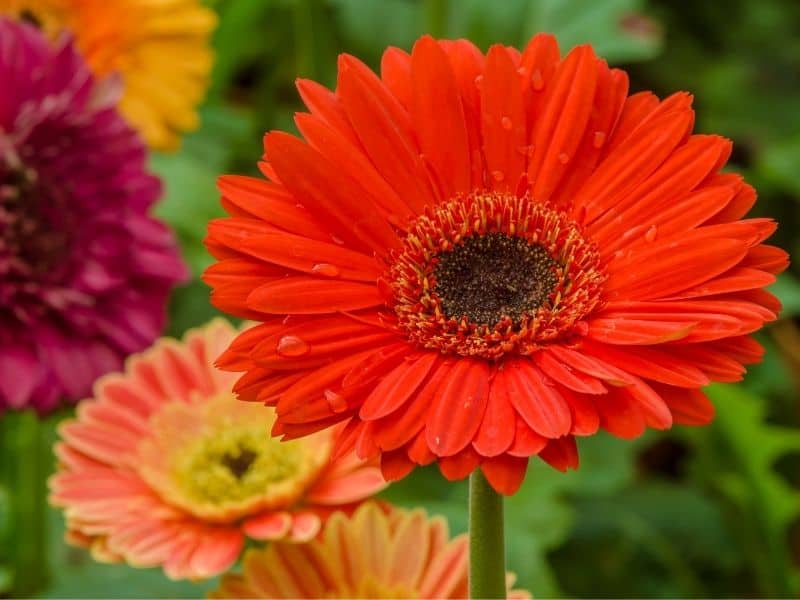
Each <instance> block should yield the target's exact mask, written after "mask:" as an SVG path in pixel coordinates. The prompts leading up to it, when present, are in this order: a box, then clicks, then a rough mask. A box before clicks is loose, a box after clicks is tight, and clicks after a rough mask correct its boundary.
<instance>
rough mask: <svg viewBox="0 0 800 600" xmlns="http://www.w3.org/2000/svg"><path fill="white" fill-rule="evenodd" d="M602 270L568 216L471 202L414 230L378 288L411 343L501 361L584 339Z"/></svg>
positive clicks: (535, 206)
mask: <svg viewBox="0 0 800 600" xmlns="http://www.w3.org/2000/svg"><path fill="white" fill-rule="evenodd" d="M599 262H600V258H599V253H598V252H597V248H596V247H595V246H594V244H592V243H591V242H590V241H588V240H586V239H585V238H584V237H583V232H582V230H581V228H580V226H579V225H578V223H576V222H575V221H573V220H572V219H571V218H570V216H569V215H567V214H566V213H564V212H562V211H559V210H557V209H555V208H553V207H550V206H547V205H544V204H541V203H538V202H534V201H532V200H531V199H530V198H529V197H527V196H523V197H517V196H514V195H510V194H501V193H496V192H473V193H471V194H468V195H465V196H459V197H457V198H454V199H452V200H450V201H448V202H445V203H442V204H440V205H438V206H436V208H435V209H434V210H432V211H431V212H430V213H427V214H424V215H421V216H419V217H417V219H415V220H414V222H413V223H412V224H411V226H410V227H409V230H408V233H407V234H406V237H405V240H404V241H403V249H402V251H401V252H399V253H397V254H396V255H395V257H394V261H393V264H392V265H391V266H390V267H389V269H388V271H387V273H386V275H385V277H384V278H382V279H381V287H382V289H386V288H388V289H387V291H388V292H389V293H390V294H391V296H390V300H389V305H390V306H391V307H392V308H393V309H394V314H395V317H396V320H397V321H396V322H397V326H398V328H399V329H400V330H401V331H403V332H405V333H406V334H407V336H408V339H409V340H410V341H412V342H414V343H415V344H417V345H418V346H420V347H422V348H427V349H431V350H438V351H439V352H441V353H443V354H458V355H461V356H476V357H477V356H479V357H483V358H487V359H491V360H497V359H500V358H501V357H503V356H506V355H509V354H511V355H530V354H533V353H534V352H536V351H537V350H538V349H539V348H541V347H542V346H543V345H545V344H549V343H552V342H554V341H556V340H561V339H569V338H572V337H573V336H575V335H580V333H581V331H582V325H581V321H582V319H584V317H585V316H586V315H588V314H589V313H591V312H592V311H593V310H594V309H595V308H596V307H597V306H598V305H599V304H600V302H601V297H600V291H601V285H602V283H603V281H604V280H605V275H604V274H603V272H602V271H601V270H600V268H599ZM384 284H385V285H384ZM387 295H388V294H387ZM387 318H391V316H387Z"/></svg>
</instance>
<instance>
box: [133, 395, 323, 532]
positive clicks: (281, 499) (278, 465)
mask: <svg viewBox="0 0 800 600" xmlns="http://www.w3.org/2000/svg"><path fill="white" fill-rule="evenodd" d="M274 419H275V414H274V412H273V410H272V409H270V408H267V407H265V406H261V405H259V404H251V403H248V402H243V401H241V400H237V399H235V398H234V397H233V396H232V395H223V396H221V397H218V398H212V399H209V400H204V401H198V402H191V403H185V402H173V403H171V404H168V405H166V406H164V407H163V408H162V409H161V410H160V411H159V412H158V414H156V415H154V416H153V417H152V418H151V421H150V426H151V435H150V436H149V437H148V438H147V439H145V440H143V442H142V444H141V445H140V447H139V464H138V465H137V466H138V471H139V473H140V474H141V476H142V477H143V478H144V479H145V481H147V482H148V483H149V484H150V486H151V487H152V488H153V489H154V490H155V491H157V492H158V493H159V494H160V496H161V497H162V498H163V499H164V500H166V501H167V502H169V503H170V504H172V505H174V506H177V507H180V508H182V509H184V510H186V511H187V512H189V513H191V514H193V515H195V516H197V517H199V518H201V519H204V520H206V521H214V522H225V523H227V522H231V521H235V520H238V519H240V518H244V517H247V516H251V515H253V514H255V513H258V512H259V511H261V510H275V509H284V508H290V507H292V506H293V505H294V504H296V503H297V502H298V501H299V500H300V499H301V497H302V496H303V494H304V493H305V492H306V491H307V490H308V488H309V487H310V486H311V485H313V483H314V481H315V479H316V478H317V475H318V474H319V472H320V470H321V469H322V468H323V467H324V465H325V464H326V463H327V461H328V457H329V456H330V441H331V440H330V435H329V434H327V433H322V434H316V435H313V436H309V437H306V438H303V439H300V440H295V441H291V442H281V441H279V440H277V439H274V438H272V437H270V434H269V431H270V428H271V427H272V424H273V422H274Z"/></svg>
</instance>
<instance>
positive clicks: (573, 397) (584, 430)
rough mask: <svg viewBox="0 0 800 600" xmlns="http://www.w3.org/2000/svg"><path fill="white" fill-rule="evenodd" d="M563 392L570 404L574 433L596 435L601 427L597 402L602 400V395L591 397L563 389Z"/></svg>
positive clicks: (572, 431)
mask: <svg viewBox="0 0 800 600" xmlns="http://www.w3.org/2000/svg"><path fill="white" fill-rule="evenodd" d="M561 394H562V395H563V396H564V399H565V400H566V401H567V404H569V408H570V411H571V412H572V430H571V431H570V433H571V434H573V435H594V434H595V433H597V430H598V428H599V427H600V415H599V414H598V412H597V408H596V407H595V403H596V402H602V401H603V397H602V396H599V397H597V396H594V397H589V396H587V395H586V394H576V393H574V392H571V391H570V390H562V391H561Z"/></svg>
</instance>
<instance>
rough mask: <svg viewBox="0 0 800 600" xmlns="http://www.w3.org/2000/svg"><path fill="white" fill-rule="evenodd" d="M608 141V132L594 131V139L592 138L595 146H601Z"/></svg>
mask: <svg viewBox="0 0 800 600" xmlns="http://www.w3.org/2000/svg"><path fill="white" fill-rule="evenodd" d="M605 143H606V134H605V132H604V131H595V132H594V139H593V140H592V145H593V146H594V147H595V148H600V147H601V146H602V145H603V144H605Z"/></svg>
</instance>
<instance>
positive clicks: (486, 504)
mask: <svg viewBox="0 0 800 600" xmlns="http://www.w3.org/2000/svg"><path fill="white" fill-rule="evenodd" d="M505 580H506V559H505V541H504V537H503V497H502V496H501V495H500V494H498V493H497V492H496V491H494V489H493V488H492V486H491V485H489V482H488V481H486V478H485V477H484V476H483V473H482V472H481V470H480V469H476V470H475V471H473V473H472V475H470V478H469V597H470V598H505V597H506V581H505Z"/></svg>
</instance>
